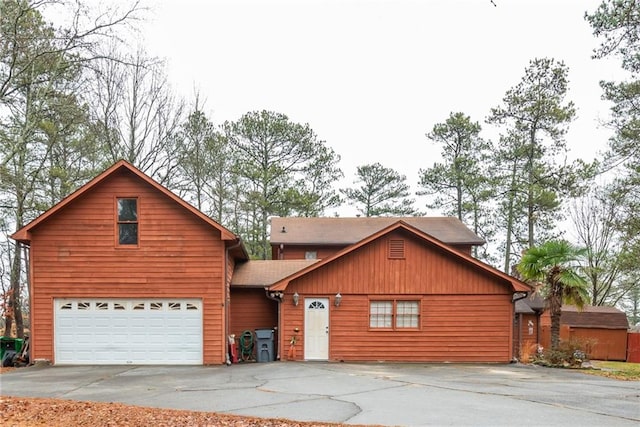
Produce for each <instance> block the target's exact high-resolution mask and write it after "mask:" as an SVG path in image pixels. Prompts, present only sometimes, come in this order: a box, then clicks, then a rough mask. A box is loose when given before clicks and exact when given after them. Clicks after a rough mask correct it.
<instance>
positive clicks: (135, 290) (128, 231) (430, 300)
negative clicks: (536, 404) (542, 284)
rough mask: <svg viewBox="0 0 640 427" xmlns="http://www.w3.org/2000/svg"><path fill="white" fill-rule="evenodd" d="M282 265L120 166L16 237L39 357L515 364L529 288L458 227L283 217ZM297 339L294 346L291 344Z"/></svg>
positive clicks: (277, 236)
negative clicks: (254, 352) (22, 248)
mask: <svg viewBox="0 0 640 427" xmlns="http://www.w3.org/2000/svg"><path fill="white" fill-rule="evenodd" d="M271 225H272V227H271V244H272V247H273V248H274V254H275V255H274V259H272V260H265V261H255V260H249V257H248V255H247V253H246V251H245V249H244V245H243V243H242V241H241V240H240V239H239V237H238V236H236V235H235V234H234V233H232V232H231V231H229V230H227V229H226V228H225V227H223V226H221V225H220V224H218V223H216V222H215V221H213V220H211V219H210V218H208V217H207V216H206V215H204V214H203V213H201V212H199V211H198V210H197V209H195V208H194V207H193V206H191V205H189V204H188V203H186V202H185V201H184V200H182V199H180V198H179V197H178V196H176V195H175V194H173V193H172V192H170V191H169V190H167V189H166V188H164V187H163V186H161V185H160V184H158V183H157V182H155V181H154V180H152V179H151V178H149V177H148V176H146V175H145V174H143V173H142V172H140V171H139V170H137V169H136V168H135V167H133V166H132V165H130V164H129V163H127V162H124V161H121V162H118V163H116V164H114V165H113V166H111V167H110V168H108V169H107V170H106V171H104V172H103V173H101V174H100V175H98V176H97V177H96V178H94V179H93V180H91V181H90V182H89V183H87V184H86V185H84V186H83V187H82V188H80V189H79V190H77V191H76V192H75V193H73V194H71V195H70V196H68V197H67V198H66V199H64V200H62V201H61V202H60V203H59V204H57V205H56V206H54V207H53V208H51V209H50V210H48V211H47V212H45V213H44V214H42V215H41V216H39V217H38V218H36V219H35V220H34V221H32V222H31V223H29V224H28V225H26V226H25V227H23V228H22V229H20V230H18V231H17V232H16V233H15V234H13V236H12V238H13V239H15V240H17V241H19V242H22V243H24V244H25V245H27V246H28V247H29V249H30V272H29V274H30V307H31V333H32V335H31V343H32V346H31V351H32V354H31V359H32V360H38V359H44V360H49V361H51V362H53V363H55V364H219V363H225V362H226V361H228V360H229V354H228V353H229V351H228V349H229V347H228V337H229V336H230V335H235V336H236V338H237V337H238V336H239V335H240V334H243V333H244V332H245V331H247V330H249V331H253V330H255V329H271V330H273V331H274V336H275V338H274V343H275V345H274V347H275V348H274V350H273V352H274V353H276V354H275V355H274V356H275V358H281V359H292V360H349V361H367V360H387V361H433V362H436V361H442V362H444V361H451V362H462V361H464V362H471V361H479V362H508V361H511V360H512V358H513V355H514V349H513V344H514V339H513V337H514V336H515V334H514V326H513V325H514V316H515V310H514V305H515V304H514V301H515V300H516V299H518V298H522V297H524V296H526V295H527V293H528V292H529V291H530V290H531V289H530V287H529V286H528V285H526V284H525V283H523V282H521V281H519V280H518V279H515V278H513V277H511V276H509V275H506V274H504V273H502V272H500V271H498V270H496V269H494V268H492V267H490V266H488V265H486V264H484V263H482V262H480V261H478V260H477V259H475V258H473V257H472V256H471V255H470V253H471V249H472V247H473V246H475V245H480V244H482V243H484V242H483V241H482V239H480V238H479V237H478V236H476V235H475V234H474V233H472V232H471V231H470V230H469V229H468V228H467V227H466V226H464V224H462V223H461V222H460V221H458V220H457V219H452V218H273V219H272V224H271ZM292 343H295V345H293V346H291V344H292Z"/></svg>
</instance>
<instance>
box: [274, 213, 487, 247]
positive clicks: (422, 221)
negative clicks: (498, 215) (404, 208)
mask: <svg viewBox="0 0 640 427" xmlns="http://www.w3.org/2000/svg"><path fill="white" fill-rule="evenodd" d="M397 221H403V222H405V223H407V224H409V225H411V226H413V227H415V228H417V229H418V230H420V231H422V232H423V233H426V234H429V235H430V236H432V237H435V238H436V239H438V240H440V241H442V242H444V243H447V244H467V245H482V244H484V243H485V241H484V240H483V239H481V238H480V237H478V236H477V235H476V234H475V233H474V232H472V231H471V230H470V229H469V228H467V226H465V225H464V224H463V223H462V222H461V221H460V220H458V219H457V218H452V217H403V218H398V217H376V218H294V217H286V218H284V217H273V218H271V239H270V240H271V244H272V245H273V244H276V245H279V244H281V243H282V244H285V245H287V244H289V245H300V244H319V245H331V244H334V245H350V244H353V243H356V242H359V241H360V240H362V239H364V238H365V237H367V236H370V235H372V234H374V233H376V232H378V231H380V230H382V229H383V228H385V227H388V226H390V225H391V224H393V223H395V222H397Z"/></svg>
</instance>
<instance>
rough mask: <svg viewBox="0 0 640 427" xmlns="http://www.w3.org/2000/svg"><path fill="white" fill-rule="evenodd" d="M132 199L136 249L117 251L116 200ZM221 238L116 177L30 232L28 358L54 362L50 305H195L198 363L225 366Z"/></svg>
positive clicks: (128, 177) (132, 180) (130, 178)
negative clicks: (121, 301) (136, 301)
mask: <svg viewBox="0 0 640 427" xmlns="http://www.w3.org/2000/svg"><path fill="white" fill-rule="evenodd" d="M123 196H124V197H137V198H138V220H139V247H132V248H124V247H116V228H115V208H114V206H115V200H116V197H123ZM224 254H225V250H224V243H223V242H222V241H221V239H220V232H219V231H217V230H215V229H213V228H211V227H210V226H208V225H206V224H204V223H203V222H202V221H201V220H200V219H197V218H196V217H195V216H193V215H192V214H191V213H189V212H187V211H185V209H184V208H183V207H181V206H179V205H177V204H176V203H175V202H174V201H172V200H170V199H168V198H167V197H166V196H164V195H163V194H161V193H159V192H158V191H157V190H156V189H154V188H153V187H151V186H150V185H148V184H146V183H143V182H142V181H140V180H139V179H138V178H136V177H135V175H133V174H131V173H129V172H126V171H123V172H120V173H116V174H114V175H112V176H110V177H109V178H107V179H106V180H105V181H103V182H102V183H100V184H99V185H97V186H96V187H94V188H93V189H92V191H90V192H89V193H87V194H85V195H84V196H83V197H82V198H80V199H78V200H75V201H74V202H73V203H71V204H70V205H68V206H67V207H66V208H64V209H63V210H62V211H60V212H58V214H57V215H54V216H52V217H51V218H50V219H48V220H47V221H46V222H45V223H43V224H42V225H40V226H38V227H36V228H34V230H33V231H32V243H31V266H32V277H33V286H32V289H33V294H32V303H33V306H32V310H33V314H32V321H33V324H32V330H33V341H32V346H33V347H32V351H33V353H32V354H33V357H34V358H35V359H49V360H51V361H53V362H55V361H54V349H53V299H54V298H58V297H60V298H62V297H69V298H72V297H93V298H107V297H110V298H145V297H146V298H148V297H157V298H201V299H202V301H203V309H204V311H203V313H204V314H203V316H204V318H203V334H204V343H203V361H204V363H205V364H212V363H222V362H224V360H225V353H226V351H225V348H226V340H225V337H224V326H225V325H224V321H225V319H224V317H223V311H224V307H223V306H224V304H223V303H224V291H225V288H224V283H225V282H224V274H225V273H224V271H225V255H224Z"/></svg>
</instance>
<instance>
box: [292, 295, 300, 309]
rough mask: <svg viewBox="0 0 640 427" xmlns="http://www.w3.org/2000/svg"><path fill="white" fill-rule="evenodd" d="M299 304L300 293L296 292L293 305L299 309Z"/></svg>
mask: <svg viewBox="0 0 640 427" xmlns="http://www.w3.org/2000/svg"><path fill="white" fill-rule="evenodd" d="M299 302H300V295H298V293H297V292H296V293H295V294H293V305H295V306H296V307H297V306H298V303H299Z"/></svg>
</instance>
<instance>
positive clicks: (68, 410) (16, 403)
mask: <svg viewBox="0 0 640 427" xmlns="http://www.w3.org/2000/svg"><path fill="white" fill-rule="evenodd" d="M13 369H16V368H0V374H2V373H6V372H9V371H11V370H13ZM0 426H3V427H5V426H6V427H34V426H47V427H68V426H86V427H97V426H100V427H110V426H113V427H116V426H117V427H148V426H153V427H169V426H171V427H174V426H175V427H195V426H198V427H200V426H222V427H227V426H231V427H254V426H255V427H261V426H265V427H319V426H344V424H335V423H319V422H300V421H291V420H285V419H275V418H269V419H267V418H255V417H245V416H240V415H226V414H218V413H215V412H200V411H182V410H176V409H160V408H146V407H139V406H131V405H123V404H120V403H103V402H85V401H74V400H64V399H49V398H31V397H28V398H27V397H13V396H0ZM350 427H354V426H353V425H351V426H350ZM361 427H363V426H361Z"/></svg>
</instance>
